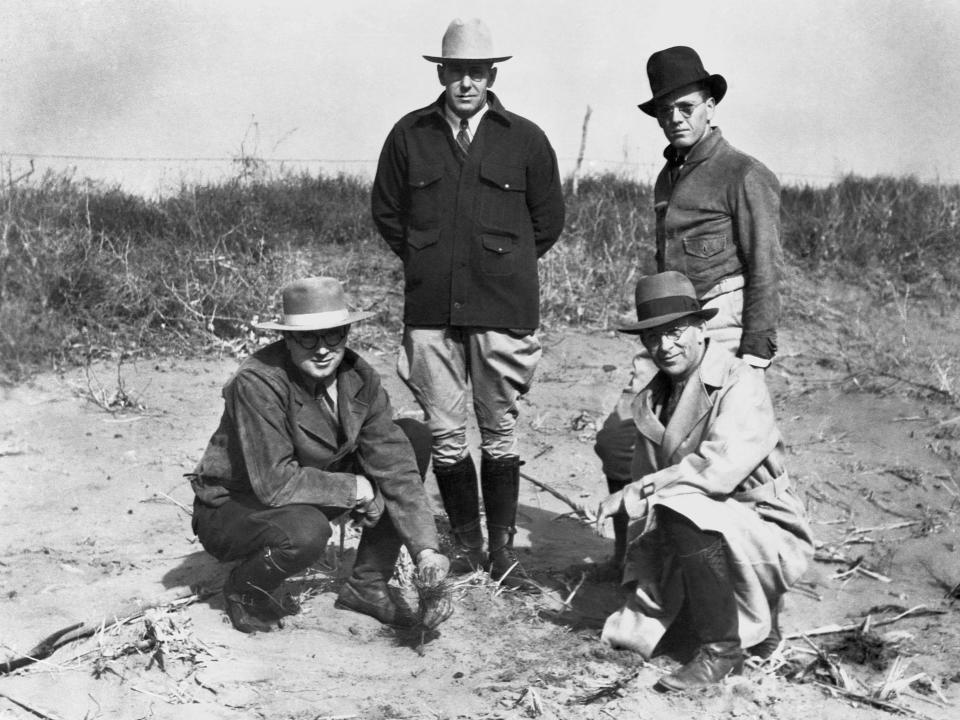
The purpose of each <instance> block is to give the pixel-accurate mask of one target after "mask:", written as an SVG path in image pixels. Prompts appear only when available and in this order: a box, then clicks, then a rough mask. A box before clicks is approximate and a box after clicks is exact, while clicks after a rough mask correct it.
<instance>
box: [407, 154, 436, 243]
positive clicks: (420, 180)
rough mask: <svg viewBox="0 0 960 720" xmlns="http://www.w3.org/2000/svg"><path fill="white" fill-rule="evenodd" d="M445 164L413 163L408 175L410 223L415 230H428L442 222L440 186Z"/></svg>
mask: <svg viewBox="0 0 960 720" xmlns="http://www.w3.org/2000/svg"><path fill="white" fill-rule="evenodd" d="M442 178H443V166H442V165H437V164H433V165H430V164H424V165H411V166H410V174H409V176H408V177H407V188H408V190H409V192H410V218H409V221H408V222H409V225H410V228H411V229H414V230H427V229H430V228H435V227H437V226H438V225H439V224H440V186H441V182H440V181H441V179H442Z"/></svg>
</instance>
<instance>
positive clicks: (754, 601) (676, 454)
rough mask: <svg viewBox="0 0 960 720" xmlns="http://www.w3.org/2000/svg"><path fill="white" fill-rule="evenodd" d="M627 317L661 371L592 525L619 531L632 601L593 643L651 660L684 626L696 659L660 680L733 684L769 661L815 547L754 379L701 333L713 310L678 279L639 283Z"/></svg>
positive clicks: (668, 685)
mask: <svg viewBox="0 0 960 720" xmlns="http://www.w3.org/2000/svg"><path fill="white" fill-rule="evenodd" d="M636 307H637V322H636V323H634V324H632V325H629V326H627V327H623V328H621V331H622V332H626V333H631V334H635V335H639V336H640V340H641V342H642V343H643V346H644V348H645V349H646V351H647V352H648V353H649V355H650V356H651V358H652V360H653V362H654V363H655V364H656V367H657V369H658V372H657V374H656V375H655V376H654V377H653V379H652V380H651V381H650V382H649V383H648V384H647V386H646V387H645V388H644V389H643V390H642V391H641V392H640V394H639V395H637V396H636V398H635V399H634V401H633V407H632V417H631V425H632V426H633V433H634V436H635V448H634V453H633V458H632V463H631V482H630V483H628V484H627V485H625V486H624V487H623V488H622V489H621V490H618V491H617V492H615V493H613V494H611V495H610V496H609V497H608V498H607V499H606V500H604V501H603V502H602V503H601V504H600V507H599V509H598V511H597V523H598V527H600V526H601V525H602V523H603V522H604V520H605V519H606V518H608V517H616V516H617V515H618V514H621V513H623V514H625V515H626V516H627V517H628V518H629V520H630V533H629V536H630V543H629V545H628V552H627V560H626V565H625V569H624V575H623V584H624V586H625V587H626V588H628V589H629V590H630V591H631V594H630V597H629V598H628V600H627V602H626V604H625V605H624V606H623V607H622V608H621V609H620V610H618V611H617V612H615V613H614V614H612V615H611V616H610V617H609V618H608V619H607V622H606V624H605V625H604V629H603V635H602V639H603V640H604V641H606V642H607V643H609V644H611V645H613V646H615V647H623V648H628V649H631V650H634V651H637V652H640V653H641V654H642V655H644V657H650V656H651V655H653V654H654V653H655V650H656V648H657V646H658V644H659V643H660V641H661V639H662V638H663V636H664V633H665V631H666V630H667V629H668V628H669V627H670V626H671V625H673V624H674V623H675V622H678V619H679V618H681V617H683V618H685V623H688V624H689V627H688V628H686V629H688V630H692V631H693V633H694V635H695V638H696V643H697V652H696V654H695V655H694V656H693V657H692V658H691V659H690V660H689V661H688V662H686V664H684V665H683V666H682V667H681V668H679V669H678V670H676V671H674V672H672V673H669V674H667V675H665V676H663V677H662V678H661V679H660V681H659V685H660V686H661V687H662V688H663V689H665V690H675V691H685V690H690V689H694V688H698V687H702V686H705V685H710V684H712V683H715V682H718V681H720V680H722V679H723V678H724V677H725V676H727V675H729V674H735V673H739V672H740V671H741V670H742V668H743V661H744V658H745V655H746V653H747V652H749V653H750V654H751V655H757V656H759V657H767V656H769V655H770V654H772V653H773V651H774V650H775V649H776V648H777V646H778V645H779V643H780V628H779V624H778V616H779V612H780V607H781V598H782V597H783V595H784V594H785V593H786V592H787V590H789V589H790V587H791V585H793V584H794V583H795V582H796V581H797V580H798V579H799V578H800V576H801V575H802V574H803V572H804V570H805V569H806V567H807V565H808V563H809V561H810V558H811V557H812V555H813V542H812V539H811V535H810V528H809V525H808V523H807V519H806V514H805V512H804V508H803V503H802V502H801V500H800V498H799V497H798V496H797V494H796V492H795V491H794V489H793V487H792V484H791V482H790V478H789V476H788V475H787V470H786V466H785V464H784V460H785V453H784V449H783V440H782V439H781V437H780V432H779V431H778V430H777V424H776V419H775V417H774V412H773V403H772V402H771V400H770V393H769V392H768V391H767V385H766V383H765V382H764V378H763V374H762V373H759V372H757V371H756V370H755V369H753V368H751V367H750V366H749V365H748V364H747V363H746V362H744V361H743V360H742V359H740V358H735V357H733V355H732V354H731V353H729V352H727V351H726V350H725V349H724V348H723V347H722V346H721V345H719V344H715V341H714V340H712V339H710V337H709V333H708V332H707V330H706V328H707V324H708V323H709V322H710V320H712V319H714V318H716V316H717V315H718V314H719V313H718V310H717V308H715V307H714V308H708V307H706V306H705V305H702V304H701V303H700V301H699V300H698V299H697V295H696V293H695V291H694V286H693V285H692V284H691V283H690V281H689V280H687V278H685V277H684V276H683V275H682V274H681V273H678V272H664V273H659V274H657V275H650V276H647V277H643V278H640V280H639V281H638V282H637V287H636ZM684 608H685V612H683V613H681V610H684Z"/></svg>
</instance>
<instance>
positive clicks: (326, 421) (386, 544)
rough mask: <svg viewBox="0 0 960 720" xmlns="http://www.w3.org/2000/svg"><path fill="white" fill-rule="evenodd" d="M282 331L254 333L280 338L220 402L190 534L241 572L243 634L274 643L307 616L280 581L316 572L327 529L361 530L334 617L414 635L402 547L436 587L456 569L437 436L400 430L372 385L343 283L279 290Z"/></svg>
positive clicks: (231, 582) (231, 595) (196, 482)
mask: <svg viewBox="0 0 960 720" xmlns="http://www.w3.org/2000/svg"><path fill="white" fill-rule="evenodd" d="M282 294H283V317H282V318H281V319H280V320H279V321H278V322H267V323H261V324H260V325H258V327H259V328H260V329H264V330H278V331H280V332H281V333H282V334H283V338H282V339H281V340H278V341H277V342H274V343H273V344H271V345H268V346H266V347H264V348H262V349H260V350H258V351H257V352H256V353H254V354H253V355H251V356H250V357H249V358H247V359H246V360H244V362H243V363H242V364H241V365H240V368H239V369H238V370H237V372H236V374H234V376H233V377H232V378H231V379H230V380H229V381H228V382H227V384H226V385H225V386H224V389H223V399H224V411H223V416H222V417H221V420H220V426H219V427H218V428H217V430H216V432H215V433H214V434H213V437H212V438H211V439H210V442H209V444H208V445H207V449H206V451H205V452H204V454H203V458H202V459H201V461H200V464H199V465H198V467H197V469H196V471H195V473H194V474H193V476H192V480H191V482H192V484H193V489H194V492H195V494H196V499H195V501H194V506H193V507H194V512H193V530H194V532H195V533H196V534H197V536H198V537H199V539H200V542H201V543H202V544H203V547H204V548H205V549H206V550H207V552H209V553H210V554H211V555H213V556H214V557H216V558H217V559H218V560H221V561H224V562H229V561H239V563H238V564H237V565H236V566H235V567H234V568H233V570H232V571H231V573H230V576H229V579H228V580H227V582H226V584H225V586H224V590H223V594H224V601H225V603H226V611H227V615H228V616H229V617H230V621H231V622H232V623H233V626H234V627H235V628H236V629H237V630H240V631H241V632H248V633H249V632H256V631H261V632H264V631H269V630H271V629H274V628H276V627H277V625H278V622H279V621H280V619H281V618H282V617H283V616H284V615H286V614H291V613H292V612H295V611H296V610H297V609H298V608H297V607H296V605H295V604H292V603H291V602H290V598H289V597H284V594H283V593H282V585H283V582H284V580H285V579H286V578H287V577H289V576H291V575H293V574H294V573H297V572H300V571H302V570H304V569H306V568H308V567H309V566H310V565H312V564H313V563H314V562H315V561H316V560H317V559H319V558H320V556H321V554H322V553H323V552H324V550H325V549H326V546H327V541H328V540H329V539H330V536H331V534H332V530H331V526H330V521H331V520H335V519H337V518H345V516H346V515H347V514H349V515H350V517H351V518H352V519H353V520H354V521H355V522H357V523H358V524H359V525H361V526H362V527H363V528H364V530H363V532H362V535H361V537H360V545H359V547H358V548H357V557H356V561H355V562H354V566H353V574H352V575H351V577H350V578H349V579H348V580H347V582H346V583H345V584H344V585H343V587H342V589H341V590H340V593H339V595H338V597H337V601H336V607H338V608H342V609H346V610H353V611H355V612H360V613H365V614H367V615H370V616H372V617H374V618H376V619H377V620H379V621H380V622H382V623H384V624H387V625H393V626H400V627H402V626H410V625H413V624H414V622H415V620H414V617H413V615H412V613H411V612H410V610H409V608H407V607H405V606H404V605H403V603H402V601H400V602H398V601H397V600H396V599H395V598H394V597H393V596H392V595H391V594H390V592H389V591H388V588H387V581H388V580H389V579H390V577H391V575H392V574H393V570H394V565H395V563H396V560H397V555H398V554H399V552H400V548H401V546H402V545H406V547H407V549H408V550H409V551H410V556H411V557H412V558H414V560H415V561H416V563H417V567H418V570H419V572H420V575H421V579H422V580H423V581H424V582H425V583H426V584H428V585H429V584H435V583H438V582H439V581H440V580H442V579H443V578H444V577H445V576H446V574H447V571H448V569H449V566H450V563H449V561H448V560H447V558H446V557H445V556H443V555H441V554H440V553H439V552H438V550H437V548H438V547H439V544H438V541H437V532H436V527H435V525H434V521H433V513H432V512H431V510H430V506H429V504H428V501H427V496H426V493H425V492H424V489H423V476H424V474H425V473H426V469H427V464H428V463H429V459H430V442H431V437H430V432H429V431H428V430H427V428H426V427H425V426H423V425H422V424H421V423H418V422H416V421H414V420H409V419H402V420H399V421H397V422H394V420H393V411H392V409H391V407H390V401H389V399H388V398H387V394H386V392H385V391H384V389H383V387H382V386H381V384H380V378H379V376H378V375H377V373H376V371H375V370H374V369H373V368H372V367H370V365H368V364H367V363H366V362H365V361H364V360H363V359H362V358H361V357H360V356H359V355H357V354H356V353H355V352H354V351H352V350H350V349H349V348H347V346H346V345H347V337H348V335H349V332H350V324H351V323H352V322H355V321H357V320H362V319H363V318H366V317H369V316H370V315H372V314H373V313H369V312H350V311H348V309H347V305H346V300H345V298H344V294H343V290H342V288H341V287H340V283H339V282H337V280H335V279H334V278H330V277H319V278H307V279H305V280H298V281H294V282H291V283H290V284H288V285H287V286H286V287H284V288H283V293H282Z"/></svg>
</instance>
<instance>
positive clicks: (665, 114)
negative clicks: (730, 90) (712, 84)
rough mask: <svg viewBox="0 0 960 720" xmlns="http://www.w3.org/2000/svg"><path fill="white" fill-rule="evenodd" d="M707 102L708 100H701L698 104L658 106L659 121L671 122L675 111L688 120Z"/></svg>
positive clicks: (684, 103)
mask: <svg viewBox="0 0 960 720" xmlns="http://www.w3.org/2000/svg"><path fill="white" fill-rule="evenodd" d="M705 102H706V100H701V101H700V102H698V103H690V102H683V103H677V104H676V105H658V106H657V108H656V112H657V120H660V121H661V122H666V121H667V120H670V119H671V118H672V117H673V111H674V110H676V111H678V112H679V113H680V115H682V116H683V117H685V118H688V117H690V116H691V115H693V113H694V112H696V110H697V108H698V107H700V106H701V105H703V104H704V103H705Z"/></svg>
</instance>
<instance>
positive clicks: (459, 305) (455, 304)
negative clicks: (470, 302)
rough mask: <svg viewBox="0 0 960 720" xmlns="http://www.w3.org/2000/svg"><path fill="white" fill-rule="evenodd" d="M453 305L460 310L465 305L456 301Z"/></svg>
mask: <svg viewBox="0 0 960 720" xmlns="http://www.w3.org/2000/svg"><path fill="white" fill-rule="evenodd" d="M453 306H454V307H455V308H456V309H457V310H459V309H460V308H462V307H463V303H461V302H455V303H454V304H453Z"/></svg>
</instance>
